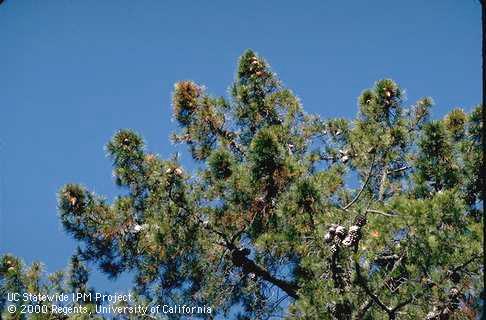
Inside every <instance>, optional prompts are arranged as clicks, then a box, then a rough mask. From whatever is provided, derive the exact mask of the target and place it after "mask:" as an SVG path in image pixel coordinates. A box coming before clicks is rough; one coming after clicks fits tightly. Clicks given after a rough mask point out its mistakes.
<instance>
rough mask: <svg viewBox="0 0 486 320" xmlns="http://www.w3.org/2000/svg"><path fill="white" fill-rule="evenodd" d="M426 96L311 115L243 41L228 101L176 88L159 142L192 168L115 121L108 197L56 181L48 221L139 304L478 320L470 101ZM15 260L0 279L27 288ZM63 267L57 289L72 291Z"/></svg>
mask: <svg viewBox="0 0 486 320" xmlns="http://www.w3.org/2000/svg"><path fill="white" fill-rule="evenodd" d="M432 105H433V101H432V99H431V98H423V99H421V100H419V101H417V102H416V103H414V104H412V105H411V106H407V105H405V101H404V94H403V90H402V89H401V88H400V86H399V85H398V84H397V83H395V82H394V81H393V80H390V79H383V80H379V81H377V82H376V83H375V85H374V86H373V87H372V88H370V89H367V90H365V91H363V92H362V94H361V95H360V96H359V98H358V107H359V110H358V114H357V117H356V119H351V120H349V119H340V118H338V119H328V120H322V119H320V118H319V117H318V116H316V115H310V114H307V113H305V112H304V111H303V109H302V106H301V103H300V101H299V99H298V98H297V97H296V96H295V95H294V94H293V93H292V91H290V90H289V89H287V88H285V87H284V85H283V84H282V83H281V81H280V80H279V79H278V78H277V76H276V74H275V73H274V72H273V71H272V70H271V69H270V67H269V65H268V63H267V62H266V61H265V60H264V59H263V58H262V57H260V56H258V55H257V54H256V53H255V52H253V51H251V50H248V51H246V52H245V53H244V54H243V55H242V57H241V58H240V60H239V63H238V67H237V72H236V78H235V81H234V83H233V84H232V86H231V90H230V96H229V97H228V98H221V97H212V96H210V95H209V94H208V93H207V92H206V90H205V89H204V87H203V86H201V85H198V84H196V83H194V82H192V81H181V82H179V83H177V84H176V85H175V89H174V93H173V99H172V107H173V116H174V118H175V120H176V121H177V123H178V125H179V129H178V131H177V132H175V133H174V135H173V140H174V141H176V142H178V143H183V144H186V145H187V147H188V149H189V151H190V154H191V155H192V157H193V159H194V160H195V161H197V163H198V167H197V168H198V169H197V170H194V172H191V171H190V170H188V169H185V168H183V167H182V165H181V164H180V163H179V161H178V159H177V158H173V159H168V160H164V159H161V158H160V157H159V156H157V155H155V154H152V153H149V152H148V151H147V149H146V147H145V145H144V142H143V140H142V138H141V136H140V135H139V134H137V133H135V132H133V131H131V130H121V131H119V132H117V133H116V134H115V136H114V137H113V138H112V140H111V141H110V142H109V143H108V146H107V151H108V155H109V157H110V158H111V160H112V162H113V168H114V176H115V181H116V183H117V185H118V186H120V188H121V189H122V192H121V194H122V195H120V196H119V197H117V198H115V199H113V200H112V201H108V200H106V199H104V198H103V197H100V196H98V195H96V194H94V193H92V192H90V191H88V190H86V188H85V187H83V186H80V185H77V184H68V185H66V186H64V187H63V188H61V190H60V191H59V212H60V219H61V221H62V223H63V226H64V229H65V230H66V232H67V233H69V234H71V235H72V236H74V237H75V239H77V240H78V241H79V242H80V245H81V249H80V252H79V255H77V257H78V258H79V259H81V260H85V261H89V262H90V263H94V264H97V265H98V266H99V267H100V268H101V269H102V270H103V271H104V272H105V273H106V274H108V275H109V276H111V277H117V276H118V275H119V274H121V273H122V272H131V273H132V274H135V286H134V288H133V290H134V293H136V294H137V296H138V297H140V299H141V301H144V303H147V304H164V303H174V302H176V303H177V302H181V303H186V304H191V305H207V306H211V307H212V309H213V311H214V312H213V314H212V316H214V315H215V314H217V315H220V316H221V317H223V318H224V317H226V318H229V317H237V318H239V319H268V318H271V317H272V316H274V315H280V316H283V317H285V318H288V319H476V318H478V317H479V316H480V309H481V306H482V303H483V302H482V300H481V298H480V295H481V293H482V292H483V290H484V288H483V285H482V281H481V279H482V277H483V273H484V271H483V267H482V265H481V261H482V257H483V252H482V247H481V244H482V241H483V234H482V232H481V224H482V219H483V218H482V217H483V213H482V210H481V207H480V205H481V201H483V199H482V197H481V193H480V192H481V190H482V189H481V182H480V176H479V173H480V165H481V146H480V107H476V108H475V109H474V110H472V111H471V112H470V113H467V112H465V111H463V110H462V109H454V110H452V111H451V112H450V113H449V114H448V115H446V117H445V118H444V119H442V120H430V110H431V108H432ZM352 185H354V186H356V185H357V187H350V186H352ZM78 258H76V259H78ZM15 261H17V260H12V261H11V262H10V264H11V266H10V265H9V266H7V265H6V262H5V261H4V262H3V267H2V268H3V269H1V270H2V276H3V278H2V281H3V282H2V286H3V287H4V288H10V287H12V286H17V287H15V288H19V289H18V290H27V289H26V288H24V287H25V286H26V284H25V282H23V281H15V277H14V275H15V274H16V273H17V271H16V270H17V269H16V268H17V262H15ZM78 263H80V260H73V261H72V264H73V266H74V269H76V270H78V271H77V274H78V276H76V277H73V280H72V282H71V287H72V288H73V290H85V289H83V288H85V286H86V281H85V280H86V279H85V277H84V276H83V275H84V271H83V268H81V267H79V266H78V267H76V265H77V264H78ZM9 270H10V271H9ZM5 279H6V280H5ZM9 286H10V287H9ZM75 288H76V289H75ZM2 303H3V302H2ZM235 313H238V316H235ZM203 317H204V316H203Z"/></svg>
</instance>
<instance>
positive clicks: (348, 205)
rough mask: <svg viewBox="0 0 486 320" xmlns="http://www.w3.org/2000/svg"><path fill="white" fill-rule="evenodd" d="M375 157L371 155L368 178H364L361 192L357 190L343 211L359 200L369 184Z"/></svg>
mask: <svg viewBox="0 0 486 320" xmlns="http://www.w3.org/2000/svg"><path fill="white" fill-rule="evenodd" d="M375 157H376V155H375V154H373V160H372V161H371V166H370V170H369V172H368V176H367V177H366V180H365V182H364V183H363V186H362V187H361V190H359V192H358V194H357V195H356V196H355V197H354V199H353V200H351V202H350V203H348V204H347V205H345V206H344V207H343V210H348V208H349V207H351V206H352V205H353V204H354V203H355V202H356V201H358V200H359V198H360V197H361V194H362V193H363V191H364V189H365V188H366V186H367V185H368V183H369V182H370V179H371V176H372V173H373V168H374V166H375Z"/></svg>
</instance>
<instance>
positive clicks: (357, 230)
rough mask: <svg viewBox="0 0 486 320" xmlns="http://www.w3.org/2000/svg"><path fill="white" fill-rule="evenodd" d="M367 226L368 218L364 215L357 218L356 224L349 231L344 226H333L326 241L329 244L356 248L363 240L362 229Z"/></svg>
mask: <svg viewBox="0 0 486 320" xmlns="http://www.w3.org/2000/svg"><path fill="white" fill-rule="evenodd" d="M365 224H366V217H365V216H362V215H358V216H357V217H356V220H355V222H354V224H353V225H352V226H350V227H349V229H348V230H347V229H346V227H344V226H342V225H338V224H332V225H331V226H330V227H329V230H328V231H327V233H326V235H325V236H324V240H325V241H326V242H327V243H334V244H342V245H343V246H345V247H353V246H356V245H357V244H358V242H359V240H360V239H361V228H362V227H363V226H364V225H365ZM332 248H334V246H333V247H332Z"/></svg>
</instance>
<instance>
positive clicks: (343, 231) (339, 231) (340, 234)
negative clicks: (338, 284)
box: [336, 226, 346, 240]
mask: <svg viewBox="0 0 486 320" xmlns="http://www.w3.org/2000/svg"><path fill="white" fill-rule="evenodd" d="M336 236H338V237H339V238H340V239H341V240H342V239H344V238H345V237H346V228H345V227H343V226H337V227H336Z"/></svg>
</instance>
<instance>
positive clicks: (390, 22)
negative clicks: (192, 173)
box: [0, 0, 481, 289]
mask: <svg viewBox="0 0 486 320" xmlns="http://www.w3.org/2000/svg"><path fill="white" fill-rule="evenodd" d="M480 40H481V34H480V8H479V2H478V1H476V0H461V1H458V0H429V1H423V0H409V1H389V0H388V1H385V0H372V1H358V0H355V1H323V0H320V1H299V2H297V1H256V0H255V1H254V0H245V1H184V2H183V1H156V0H152V1H149V0H145V1H133V0H132V1H94V0H90V1H69V0H64V1H61V0H59V1H54V0H51V1H34V0H22V1H14V0H6V1H5V2H4V4H3V5H1V6H0V111H1V112H0V121H1V122H0V254H1V253H6V252H10V253H13V254H15V255H18V256H20V257H22V258H23V259H24V260H25V261H26V262H28V263H30V262H32V261H35V260H42V261H43V262H44V263H45V264H46V265H47V267H48V270H49V271H54V270H57V269H60V268H63V267H64V266H65V265H66V262H67V261H68V259H69V256H70V255H71V253H72V252H73V249H74V248H75V245H76V244H75V242H74V240H72V239H71V238H70V237H69V236H68V235H67V234H65V233H64V232H63V230H62V228H61V225H60V222H59V220H58V218H57V211H56V191H57V190H58V189H59V187H61V186H62V185H63V184H65V183H67V182H79V183H82V184H84V185H86V186H87V187H88V188H90V189H91V190H94V191H96V192H97V193H100V194H104V195H106V196H107V197H108V198H112V197H113V196H114V195H115V194H117V190H116V188H115V186H114V183H113V178H112V175H111V165H110V161H109V160H108V159H107V158H106V156H105V152H104V149H103V147H104V145H105V144H106V142H107V141H108V140H109V139H110V137H111V136H112V135H113V133H114V132H115V131H116V130H117V129H119V128H133V129H135V130H137V131H138V132H140V133H141V134H142V135H143V136H144V138H145V139H146V141H147V143H148V146H149V149H150V150H151V151H154V152H157V153H159V154H160V155H162V156H164V157H168V156H169V155H170V154H171V153H172V152H174V151H175V150H176V148H175V147H174V146H172V145H171V144H170V143H169V140H168V136H169V134H170V132H171V130H173V129H174V128H175V125H174V124H173V123H172V122H171V119H170V118H171V116H170V110H171V107H170V95H171V91H172V88H173V84H174V83H175V82H176V81H178V80H181V79H193V80H195V81H197V82H199V83H202V84H204V85H205V86H206V87H207V89H208V91H209V92H211V93H213V94H216V95H226V93H227V88H228V86H229V84H230V83H231V81H232V79H233V76H234V72H235V65H236V61H237V58H238V56H239V55H240V54H241V53H242V52H243V51H244V50H245V49H247V48H252V49H253V50H255V51H256V52H258V53H260V54H261V55H263V56H264V57H265V58H266V59H267V60H268V61H269V62H270V64H271V65H272V67H273V69H274V71H276V72H277V73H278V74H279V76H280V77H281V79H282V80H283V82H284V83H285V84H286V85H287V86H288V87H290V88H292V89H293V90H294V92H295V93H296V94H297V95H298V96H299V97H300V98H301V100H302V102H303V105H304V108H305V109H306V110H307V111H308V112H312V113H319V114H321V115H322V117H324V118H326V117H337V116H339V117H348V118H351V117H353V116H354V115H355V114H356V112H357V108H356V98H357V96H358V95H359V93H360V92H361V91H362V90H363V89H365V88H367V87H370V86H371V85H372V84H373V83H374V81H376V80H378V79H380V78H383V77H391V78H393V79H395V80H396V81H397V82H398V83H399V84H400V85H401V86H402V87H403V88H405V89H406V92H407V97H408V103H413V102H414V101H415V100H416V99H418V98H419V97H422V96H431V97H433V98H434V100H435V102H436V107H435V108H434V111H433V114H434V117H442V116H443V115H444V114H445V113H446V112H447V111H448V110H450V109H452V108H453V107H456V106H461V107H464V108H465V109H466V110H470V109H471V107H472V106H474V105H476V104H478V103H479V102H480V97H481V78H480V76H481V73H480V72H481V69H480V65H481V60H480V53H481V51H480V50H481V48H480ZM184 162H185V163H189V162H188V161H184ZM120 283H123V284H120V285H117V284H113V283H112V284H110V283H108V282H106V280H104V278H103V277H101V276H99V275H98V276H96V277H95V283H94V284H95V285H98V286H102V287H103V288H105V287H106V288H107V287H110V286H115V287H117V286H118V287H119V286H123V285H126V282H125V281H122V282H120ZM103 288H101V289H103Z"/></svg>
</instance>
